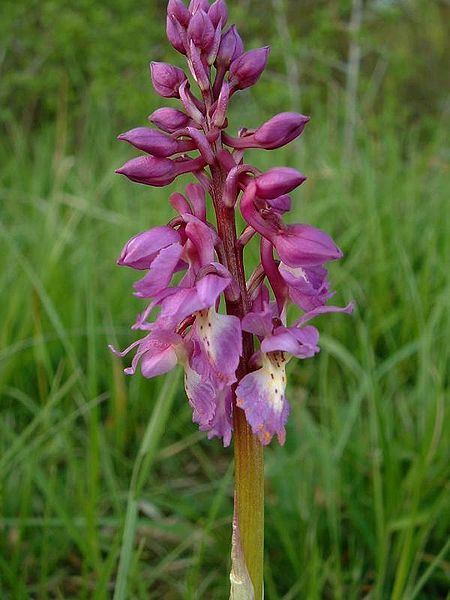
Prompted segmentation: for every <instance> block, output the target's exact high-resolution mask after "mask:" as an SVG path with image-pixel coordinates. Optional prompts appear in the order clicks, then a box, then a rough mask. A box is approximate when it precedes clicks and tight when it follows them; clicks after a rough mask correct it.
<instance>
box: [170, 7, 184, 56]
mask: <svg viewBox="0 0 450 600" xmlns="http://www.w3.org/2000/svg"><path fill="white" fill-rule="evenodd" d="M166 35H167V39H168V40H169V42H170V43H171V44H172V46H173V47H174V48H175V50H176V51H177V52H179V53H180V54H183V55H186V45H187V44H186V40H187V36H186V31H185V30H184V29H183V28H182V26H181V25H180V23H179V22H178V20H177V19H176V18H175V17H171V16H170V15H167V18H166Z"/></svg>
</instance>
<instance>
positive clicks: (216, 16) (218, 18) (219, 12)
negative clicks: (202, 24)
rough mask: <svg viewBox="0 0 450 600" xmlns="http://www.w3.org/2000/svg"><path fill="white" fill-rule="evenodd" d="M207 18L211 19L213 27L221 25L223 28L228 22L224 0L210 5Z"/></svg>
mask: <svg viewBox="0 0 450 600" xmlns="http://www.w3.org/2000/svg"><path fill="white" fill-rule="evenodd" d="M208 17H209V18H210V19H211V22H212V24H213V25H214V27H217V25H219V23H221V25H222V27H224V26H225V24H226V22H227V20H228V9H227V5H226V4H225V2H224V0H216V1H215V2H213V3H212V4H211V6H210V7H209V11H208Z"/></svg>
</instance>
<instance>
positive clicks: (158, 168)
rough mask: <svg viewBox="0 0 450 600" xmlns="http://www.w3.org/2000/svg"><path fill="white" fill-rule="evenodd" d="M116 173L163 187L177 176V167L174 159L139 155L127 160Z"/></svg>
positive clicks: (145, 183) (136, 180)
mask: <svg viewBox="0 0 450 600" xmlns="http://www.w3.org/2000/svg"><path fill="white" fill-rule="evenodd" d="M116 173H119V174H120V175H125V177H128V179H130V180H131V181H135V182H136V183H142V184H144V185H152V186H154V187H163V186H165V185H169V183H172V181H173V180H174V179H175V177H176V176H177V168H176V166H175V164H174V162H173V161H171V160H170V159H168V158H156V157H153V156H138V157H137V158H132V159H131V160H129V161H128V162H126V163H125V164H124V165H123V167H120V169H117V170H116Z"/></svg>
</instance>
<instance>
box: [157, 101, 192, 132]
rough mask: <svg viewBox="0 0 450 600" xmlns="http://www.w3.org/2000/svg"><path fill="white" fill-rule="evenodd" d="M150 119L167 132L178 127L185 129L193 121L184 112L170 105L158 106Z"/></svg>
mask: <svg viewBox="0 0 450 600" xmlns="http://www.w3.org/2000/svg"><path fill="white" fill-rule="evenodd" d="M148 120H149V121H150V123H153V125H156V127H158V128H159V129H161V130H162V131H166V132H167V133H173V132H174V131H177V129H184V128H185V127H188V125H190V123H191V119H190V118H189V117H188V115H186V114H185V113H184V112H182V111H181V110H177V109H176V108H168V107H164V108H158V109H157V110H155V112H153V113H152V114H151V115H150V116H149V117H148Z"/></svg>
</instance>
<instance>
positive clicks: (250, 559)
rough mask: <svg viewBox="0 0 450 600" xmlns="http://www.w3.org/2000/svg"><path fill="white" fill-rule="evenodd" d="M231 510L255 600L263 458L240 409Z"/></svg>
mask: <svg viewBox="0 0 450 600" xmlns="http://www.w3.org/2000/svg"><path fill="white" fill-rule="evenodd" d="M234 469H235V495H234V502H235V506H234V510H235V517H236V520H237V524H238V527H239V533H240V540H241V546H242V551H243V554H244V558H245V563H246V566H247V571H248V574H249V576H250V579H251V581H252V584H253V589H254V592H255V600H261V599H262V598H263V568H264V454H263V447H262V445H261V444H260V442H259V440H258V438H256V437H255V436H254V435H253V433H252V431H251V429H250V427H249V425H248V423H247V421H246V419H245V415H244V412H243V411H242V410H241V409H240V408H235V411H234Z"/></svg>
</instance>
